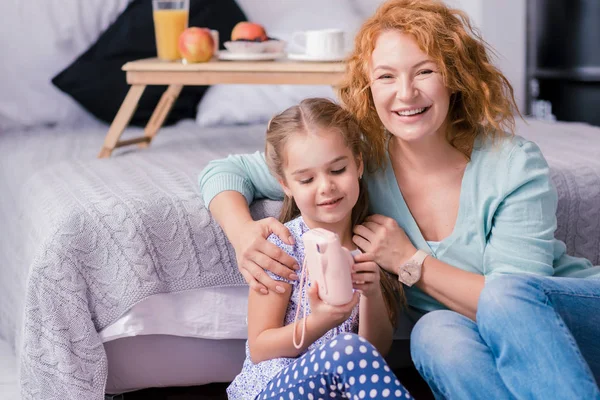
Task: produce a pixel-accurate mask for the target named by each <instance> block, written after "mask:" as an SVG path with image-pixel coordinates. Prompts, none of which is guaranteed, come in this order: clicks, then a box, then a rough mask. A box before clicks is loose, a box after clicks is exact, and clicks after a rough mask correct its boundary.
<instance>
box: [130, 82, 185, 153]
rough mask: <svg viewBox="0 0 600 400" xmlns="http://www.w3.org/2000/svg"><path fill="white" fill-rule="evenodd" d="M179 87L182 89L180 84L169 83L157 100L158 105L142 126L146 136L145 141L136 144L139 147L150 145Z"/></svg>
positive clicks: (179, 89) (179, 90) (175, 97)
mask: <svg viewBox="0 0 600 400" xmlns="http://www.w3.org/2000/svg"><path fill="white" fill-rule="evenodd" d="M181 89H183V86H182V85H169V87H168V88H167V90H165V92H164V93H163V95H162V96H161V98H160V101H159V102H158V105H157V106H156V108H155V109H154V112H153V113H152V116H151V117H150V121H148V124H147V125H146V128H144V136H145V137H147V138H148V140H147V141H145V142H142V143H139V144H138V146H139V147H141V148H146V147H148V146H149V145H150V142H151V141H152V138H154V136H156V133H157V132H158V130H159V129H160V127H161V126H162V124H163V123H164V122H165V119H166V118H167V115H169V111H171V108H172V107H173V104H175V101H176V100H177V97H179V93H181Z"/></svg>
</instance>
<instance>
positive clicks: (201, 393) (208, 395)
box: [115, 368, 433, 400]
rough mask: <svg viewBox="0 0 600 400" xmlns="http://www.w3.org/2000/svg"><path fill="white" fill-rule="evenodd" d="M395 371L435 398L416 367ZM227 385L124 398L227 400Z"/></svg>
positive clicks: (425, 397)
mask: <svg viewBox="0 0 600 400" xmlns="http://www.w3.org/2000/svg"><path fill="white" fill-rule="evenodd" d="M395 372H396V375H397V376H399V377H401V381H402V383H403V384H404V386H405V387H406V388H407V389H408V391H409V392H411V394H412V395H413V397H414V398H415V399H416V400H433V395H432V394H431V391H430V390H429V388H428V387H427V384H426V383H425V381H423V379H422V378H421V376H420V375H419V373H418V372H417V370H416V369H414V368H403V369H400V370H396V371H395ZM226 387H227V384H225V383H214V384H211V385H205V386H197V387H187V388H163V389H146V390H141V391H138V392H133V393H127V394H126V395H124V396H123V398H122V400H192V399H193V400H227V396H226V395H225V388H226ZM115 400H121V399H115Z"/></svg>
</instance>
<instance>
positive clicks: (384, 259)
mask: <svg viewBox="0 0 600 400" xmlns="http://www.w3.org/2000/svg"><path fill="white" fill-rule="evenodd" d="M352 241H353V242H354V243H355V244H356V245H357V246H358V247H360V249H361V250H362V251H363V252H364V253H372V254H373V261H375V262H376V263H377V264H379V266H381V268H383V269H385V270H386V271H388V272H390V273H392V274H397V273H398V266H400V265H401V264H402V263H404V262H406V261H407V260H408V259H409V258H410V257H412V256H413V254H415V253H416V252H417V249H416V248H415V246H413V244H412V243H411V242H410V240H409V239H408V236H406V233H405V232H404V230H403V229H402V228H400V227H399V226H398V224H397V223H396V221H395V220H394V219H392V218H389V217H385V216H383V215H379V214H374V215H370V216H369V217H367V219H366V220H365V222H364V223H363V224H362V225H357V226H355V227H354V236H353V237H352ZM368 260H369V259H368V257H367V255H365V254H359V255H357V256H356V257H355V261H356V262H361V261H368Z"/></svg>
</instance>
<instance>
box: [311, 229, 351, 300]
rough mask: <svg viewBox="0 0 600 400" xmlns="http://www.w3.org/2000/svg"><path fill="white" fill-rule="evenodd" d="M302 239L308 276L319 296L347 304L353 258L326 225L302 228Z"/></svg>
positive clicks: (349, 296)
mask: <svg viewBox="0 0 600 400" xmlns="http://www.w3.org/2000/svg"><path fill="white" fill-rule="evenodd" d="M302 239H303V240H304V249H305V255H304V257H305V260H306V266H307V267H308V276H309V277H310V280H311V281H312V282H317V284H318V286H319V297H320V298H321V299H322V300H323V301H325V302H326V303H327V304H331V305H333V306H341V305H343V304H348V302H349V301H350V300H352V295H353V294H354V292H353V290H352V276H351V274H352V265H353V264H354V259H353V258H352V255H351V254H350V252H349V251H348V250H347V249H346V248H345V247H342V245H341V243H340V238H339V237H338V235H336V234H335V233H333V232H330V231H328V230H326V229H322V228H316V229H311V230H310V231H308V232H306V233H305V234H304V235H303V237H302Z"/></svg>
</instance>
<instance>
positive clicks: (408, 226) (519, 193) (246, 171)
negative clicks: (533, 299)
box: [200, 136, 600, 311]
mask: <svg viewBox="0 0 600 400" xmlns="http://www.w3.org/2000/svg"><path fill="white" fill-rule="evenodd" d="M365 177H366V179H367V184H368V188H369V198H370V202H371V203H370V210H371V212H372V213H374V214H382V215H386V216H388V217H391V218H393V219H395V220H396V222H397V223H398V225H399V226H400V227H402V228H403V229H404V231H405V232H406V234H407V236H408V237H409V239H410V240H411V242H412V243H413V245H414V246H415V247H416V248H418V249H421V250H425V251H426V252H428V253H429V254H431V255H432V256H434V257H436V258H437V259H439V260H441V261H443V262H445V263H447V264H450V265H452V266H454V267H457V268H461V269H463V270H465V271H469V272H474V273H477V274H481V275H483V276H484V277H485V279H486V281H488V280H490V279H493V278H494V277H497V276H499V275H501V274H517V273H525V274H536V275H546V276H551V275H554V276H566V277H579V278H587V277H593V278H596V279H600V267H598V266H597V267H594V266H592V264H591V263H590V262H589V261H588V260H586V259H583V258H576V257H571V256H569V255H567V254H566V246H565V244H564V243H563V242H562V241H560V240H557V239H555V237H554V231H555V230H556V207H557V201H558V199H557V194H556V189H555V188H554V185H553V184H552V181H551V178H550V170H549V168H548V164H547V162H546V160H545V159H544V156H543V155H542V153H541V151H540V149H539V147H538V146H537V145H536V144H535V143H533V142H530V141H527V140H525V139H523V138H521V137H519V136H506V137H502V138H500V139H497V140H496V141H495V142H494V143H492V141H491V140H488V139H483V138H480V139H478V140H477V141H476V144H475V146H474V149H473V152H472V154H471V161H470V162H469V163H468V164H467V167H466V170H465V173H464V176H463V180H462V187H461V193H460V202H459V210H458V216H457V219H456V223H455V226H454V230H453V232H452V233H451V234H450V235H449V236H448V237H446V238H445V239H444V240H441V241H440V242H438V243H436V246H430V244H429V243H428V242H427V241H426V240H425V239H424V238H423V235H422V234H421V232H420V230H419V228H418V226H417V223H416V222H415V220H414V218H413V216H412V215H411V213H410V210H409V209H408V206H407V205H406V203H405V201H404V198H403V197H402V193H401V190H400V188H399V187H398V183H397V181H396V177H395V175H394V170H393V168H392V166H391V163H390V160H389V158H387V159H386V165H385V168H384V169H380V170H378V171H376V172H374V173H372V174H368V175H365ZM225 190H235V191H238V192H240V193H242V194H243V195H244V196H245V197H246V200H247V201H248V203H251V202H252V201H253V200H256V199H260V198H269V199H281V198H283V191H282V189H281V188H280V186H279V184H278V182H277V181H276V180H275V178H274V177H273V176H272V175H271V174H270V173H269V170H268V168H267V166H266V163H265V159H264V154H262V153H259V152H256V153H254V154H247V155H231V156H229V157H227V158H225V159H222V160H216V161H212V162H210V163H209V164H208V165H207V166H206V168H205V169H204V170H203V171H202V174H201V175H200V191H201V193H202V195H203V198H204V202H205V204H207V205H208V204H210V201H211V200H212V199H213V197H214V196H216V195H217V194H218V193H220V192H222V191H225ZM406 295H407V299H408V303H409V304H410V305H412V306H414V307H416V308H418V309H421V310H423V311H432V310H436V309H443V308H446V307H444V306H443V305H442V304H441V303H439V302H437V301H436V300H434V299H433V298H432V297H431V296H429V295H427V294H425V293H424V292H422V291H421V290H419V289H418V288H416V287H412V288H406Z"/></svg>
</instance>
